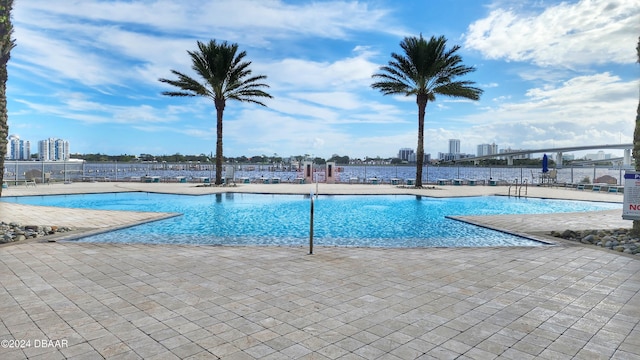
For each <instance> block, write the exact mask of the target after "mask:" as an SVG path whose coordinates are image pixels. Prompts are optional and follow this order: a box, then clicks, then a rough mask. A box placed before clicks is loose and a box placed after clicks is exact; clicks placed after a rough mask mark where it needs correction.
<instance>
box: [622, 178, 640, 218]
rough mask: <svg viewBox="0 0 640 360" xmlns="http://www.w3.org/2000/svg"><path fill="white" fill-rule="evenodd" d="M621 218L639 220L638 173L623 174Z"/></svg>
mask: <svg viewBox="0 0 640 360" xmlns="http://www.w3.org/2000/svg"><path fill="white" fill-rule="evenodd" d="M622 218H623V219H625V220H640V172H635V171H627V172H626V173H625V174H624V206H623V208H622Z"/></svg>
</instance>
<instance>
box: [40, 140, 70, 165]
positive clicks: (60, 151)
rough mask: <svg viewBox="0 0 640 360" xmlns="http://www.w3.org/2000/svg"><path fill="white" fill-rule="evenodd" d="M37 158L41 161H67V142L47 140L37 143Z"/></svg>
mask: <svg viewBox="0 0 640 360" xmlns="http://www.w3.org/2000/svg"><path fill="white" fill-rule="evenodd" d="M38 156H39V159H40V160H41V161H51V160H62V161H64V160H69V142H68V141H66V140H62V139H55V138H49V139H46V140H41V141H39V142H38Z"/></svg>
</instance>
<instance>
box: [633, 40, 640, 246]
mask: <svg viewBox="0 0 640 360" xmlns="http://www.w3.org/2000/svg"><path fill="white" fill-rule="evenodd" d="M636 54H637V56H638V63H640V37H638V46H636ZM633 158H634V159H635V163H636V164H635V165H636V166H635V169H636V171H640V101H638V109H637V110H636V127H635V129H634V131H633ZM631 234H632V235H633V236H637V237H640V220H633V227H632V228H631Z"/></svg>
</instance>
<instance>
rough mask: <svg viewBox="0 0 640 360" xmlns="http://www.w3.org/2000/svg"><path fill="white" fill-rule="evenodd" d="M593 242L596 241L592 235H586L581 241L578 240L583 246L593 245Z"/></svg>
mask: <svg viewBox="0 0 640 360" xmlns="http://www.w3.org/2000/svg"><path fill="white" fill-rule="evenodd" d="M595 241H596V237H595V236H594V235H593V234H591V235H587V236H585V237H583V238H582V240H580V242H581V243H583V244H593V243H594V242H595Z"/></svg>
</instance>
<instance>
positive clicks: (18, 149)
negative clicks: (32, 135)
mask: <svg viewBox="0 0 640 360" xmlns="http://www.w3.org/2000/svg"><path fill="white" fill-rule="evenodd" d="M6 158H8V159H9V160H29V159H30V158H31V144H30V143H29V141H25V140H20V137H19V136H18V135H10V136H9V141H8V142H7V156H6Z"/></svg>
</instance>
